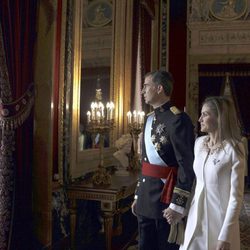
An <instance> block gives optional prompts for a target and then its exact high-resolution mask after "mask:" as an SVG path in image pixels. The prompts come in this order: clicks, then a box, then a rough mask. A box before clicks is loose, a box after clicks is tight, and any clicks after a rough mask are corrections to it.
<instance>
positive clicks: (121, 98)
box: [59, 0, 133, 182]
mask: <svg viewBox="0 0 250 250" xmlns="http://www.w3.org/2000/svg"><path fill="white" fill-rule="evenodd" d="M112 4H113V34H114V36H113V48H112V51H113V55H112V71H111V84H110V97H111V99H113V101H114V103H115V107H116V109H115V129H114V130H113V131H112V133H111V135H110V136H111V140H110V141H111V147H109V148H105V149H104V164H105V165H106V166H108V165H113V164H114V158H113V153H114V150H115V149H114V147H113V145H114V141H115V140H116V139H117V138H119V137H120V136H121V135H122V134H124V133H126V129H127V124H126V122H127V121H126V117H124V114H126V113H127V111H128V110H130V93H131V75H132V69H131V62H132V32H133V28H132V21H133V19H132V13H133V0H126V1H119V0H113V2H112ZM71 10H72V13H71V14H72V15H70V11H71ZM83 11H84V10H83V1H81V0H74V1H72V3H71V6H70V8H69V10H68V13H69V14H68V18H69V20H68V22H67V26H68V36H69V38H68V39H67V38H66V45H65V51H66V53H67V55H65V58H66V59H65V72H64V84H62V86H61V90H60V91H61V92H60V93H61V94H60V97H61V98H60V99H61V100H60V107H61V112H60V117H59V120H60V121H61V122H60V124H59V127H60V136H59V138H61V139H60V149H59V163H60V166H59V169H60V173H59V175H60V176H61V178H63V181H66V182H70V181H72V180H73V179H75V178H78V177H80V176H83V175H84V174H86V173H87V172H91V171H93V170H95V169H96V168H97V166H98V162H99V151H98V150H96V149H87V150H83V151H79V148H78V134H79V115H80V114H79V113H80V109H79V107H80V106H79V105H80V87H81V86H80V82H81V56H82V55H81V46H82V34H81V32H80V31H81V30H82V18H83ZM70 19H72V20H70ZM66 37H67V36H66ZM71 38H72V39H71ZM71 54H72V55H71ZM83 56H84V55H83ZM67 58H68V59H67ZM62 93H64V94H62Z"/></svg>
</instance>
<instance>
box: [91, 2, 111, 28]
mask: <svg viewBox="0 0 250 250" xmlns="http://www.w3.org/2000/svg"><path fill="white" fill-rule="evenodd" d="M86 20H87V22H88V24H89V26H92V27H102V26H105V25H106V24H108V23H109V22H111V20H112V5H111V3H110V2H109V1H108V0H94V1H92V2H91V3H90V4H89V5H88V6H87V9H86Z"/></svg>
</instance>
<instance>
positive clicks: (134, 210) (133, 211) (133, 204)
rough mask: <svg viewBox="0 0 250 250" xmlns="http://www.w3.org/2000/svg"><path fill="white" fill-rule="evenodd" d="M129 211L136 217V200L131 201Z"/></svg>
mask: <svg viewBox="0 0 250 250" xmlns="http://www.w3.org/2000/svg"><path fill="white" fill-rule="evenodd" d="M131 210H132V213H133V215H134V216H137V215H136V200H134V201H133V203H132V205H131Z"/></svg>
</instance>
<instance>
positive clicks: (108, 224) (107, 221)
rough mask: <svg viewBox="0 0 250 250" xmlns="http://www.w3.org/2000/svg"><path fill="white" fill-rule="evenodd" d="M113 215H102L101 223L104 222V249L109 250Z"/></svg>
mask: <svg viewBox="0 0 250 250" xmlns="http://www.w3.org/2000/svg"><path fill="white" fill-rule="evenodd" d="M113 220H114V215H113V213H105V212H104V213H103V222H104V232H105V240H106V249H107V250H111V245H112V234H113Z"/></svg>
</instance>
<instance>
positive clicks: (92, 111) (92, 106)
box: [90, 102, 95, 121]
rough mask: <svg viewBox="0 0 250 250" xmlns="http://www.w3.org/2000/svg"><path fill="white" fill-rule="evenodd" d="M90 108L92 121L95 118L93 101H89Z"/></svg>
mask: <svg viewBox="0 0 250 250" xmlns="http://www.w3.org/2000/svg"><path fill="white" fill-rule="evenodd" d="M90 108H91V116H92V120H93V121H94V120H95V103H94V102H92V103H91V105H90Z"/></svg>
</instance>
